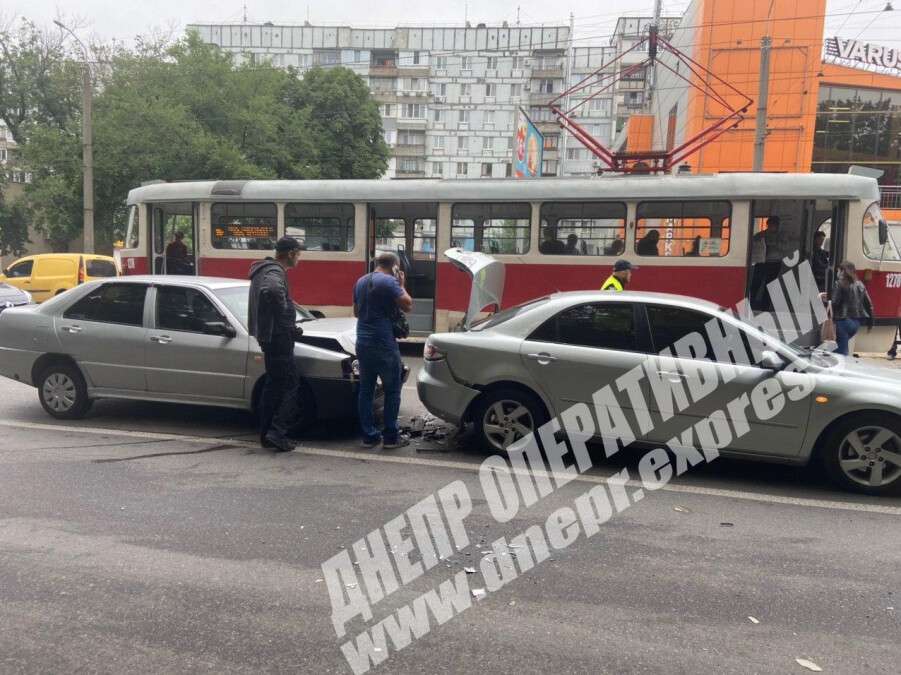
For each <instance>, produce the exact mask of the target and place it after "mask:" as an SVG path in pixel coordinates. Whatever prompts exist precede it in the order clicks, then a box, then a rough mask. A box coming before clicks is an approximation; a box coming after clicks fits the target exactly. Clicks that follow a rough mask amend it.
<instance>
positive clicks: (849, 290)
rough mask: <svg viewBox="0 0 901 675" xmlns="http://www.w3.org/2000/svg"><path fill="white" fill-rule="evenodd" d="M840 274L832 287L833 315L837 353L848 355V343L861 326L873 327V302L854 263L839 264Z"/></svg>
mask: <svg viewBox="0 0 901 675" xmlns="http://www.w3.org/2000/svg"><path fill="white" fill-rule="evenodd" d="M838 271H839V276H838V280H837V281H836V284H835V288H833V289H832V303H831V304H832V315H833V317H834V320H835V334H836V337H835V341H836V343H837V344H838V349H836V350H835V351H836V353H838V354H843V355H844V356H847V355H848V345H849V343H850V342H851V338H853V337H854V336H855V335H856V334H857V331H858V330H859V329H860V327H861V326H862V325H864V324H866V325H867V326H868V327H869V328H872V327H873V302H872V301H871V300H870V294H869V293H867V289H866V287H865V286H864V285H863V284H862V283H861V282H860V280H858V278H857V269H856V268H855V267H854V263H852V262H849V261H847V260H846V261H844V262H843V263H842V264H841V265H839V266H838Z"/></svg>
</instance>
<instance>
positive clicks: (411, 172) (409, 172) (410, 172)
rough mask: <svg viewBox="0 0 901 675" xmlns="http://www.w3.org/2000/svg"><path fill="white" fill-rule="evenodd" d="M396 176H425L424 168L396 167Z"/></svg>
mask: <svg viewBox="0 0 901 675" xmlns="http://www.w3.org/2000/svg"><path fill="white" fill-rule="evenodd" d="M397 177H398V178H425V169H424V168H422V169H403V168H400V167H398V169H397Z"/></svg>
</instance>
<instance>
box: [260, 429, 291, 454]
mask: <svg viewBox="0 0 901 675" xmlns="http://www.w3.org/2000/svg"><path fill="white" fill-rule="evenodd" d="M263 440H264V441H267V442H268V443H270V444H271V447H272V449H273V450H275V451H276V452H291V451H292V450H293V449H294V448H296V447H297V443H295V442H294V441H291V440H288V439H287V438H285V437H284V436H276V435H275V434H273V433H272V432H271V431H270V432H269V433H268V434H266V437H265V438H264V439H263Z"/></svg>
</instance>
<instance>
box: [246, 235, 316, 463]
mask: <svg viewBox="0 0 901 675" xmlns="http://www.w3.org/2000/svg"><path fill="white" fill-rule="evenodd" d="M300 250H301V249H300V243H299V242H298V241H297V240H296V239H294V238H293V237H282V238H281V239H279V240H278V242H277V243H276V245H275V258H266V259H265V260H260V261H259V262H256V263H254V264H253V265H252V266H251V268H250V298H249V303H248V312H247V318H248V328H249V330H250V334H251V335H252V336H254V337H255V338H256V339H257V342H259V343H260V348H261V349H262V350H263V357H264V359H265V362H266V384H265V385H264V386H263V393H262V395H261V396H260V405H259V411H260V445H262V446H263V447H264V448H273V449H274V450H276V451H277V452H289V451H291V450H293V449H294V448H295V447H297V444H296V443H294V442H293V441H292V440H290V439H289V438H288V430H289V429H290V428H291V426H292V425H293V424H294V423H295V422H296V421H297V420H298V419H299V417H300V408H299V404H298V400H297V393H298V392H297V389H298V386H299V381H298V377H297V366H296V364H295V362H294V341H295V340H296V339H297V338H298V337H300V336H301V335H302V334H303V329H301V328H300V326H298V325H297V314H296V310H295V308H294V301H293V300H292V299H291V290H290V289H289V287H288V277H287V271H288V270H289V269H291V268H292V267H295V266H296V265H297V258H298V256H299V254H300Z"/></svg>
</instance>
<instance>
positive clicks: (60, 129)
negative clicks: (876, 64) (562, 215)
mask: <svg viewBox="0 0 901 675" xmlns="http://www.w3.org/2000/svg"><path fill="white" fill-rule="evenodd" d="M35 40H36V41H38V42H39V41H40V36H39V35H38V36H36V37H34V40H33V41H35ZM38 51H40V50H38ZM18 53H19V52H17V54H18ZM5 58H6V57H4V59H5ZM14 58H15V57H14ZM2 66H3V64H2V63H0V70H3V68H2ZM59 69H60V73H61V75H60V78H62V80H64V81H65V82H68V85H67V86H69V87H71V86H72V82H71V81H70V80H66V79H65V78H63V75H65V74H66V73H69V69H68V67H67V66H66V65H65V64H60V65H59ZM40 70H41V69H39V68H32V71H33V72H38V71H40ZM32 71H29V72H32ZM48 72H55V71H54V69H53V68H50V69H49V71H48ZM29 77H31V76H29ZM35 77H36V75H35ZM67 77H68V76H67ZM61 86H62V85H61ZM94 86H95V91H94V99H93V101H94V106H93V108H94V114H93V130H94V134H93V136H94V183H95V190H94V191H95V228H96V231H97V232H96V235H97V241H98V245H104V244H106V245H109V243H110V242H111V241H112V240H113V238H114V237H115V236H116V231H117V230H119V231H120V230H121V226H122V225H123V224H124V219H125V197H126V195H127V193H128V190H130V189H132V188H134V187H136V186H138V185H140V184H141V183H142V182H144V181H147V180H151V179H163V180H201V179H224V178H289V179H309V178H377V177H378V176H380V175H381V174H382V173H383V172H384V170H385V168H386V167H387V158H388V151H387V147H386V145H385V143H384V140H383V138H382V127H381V119H380V117H379V114H378V108H377V106H376V104H375V103H374V101H373V100H372V99H371V97H370V95H369V91H368V89H367V87H366V84H365V83H364V82H363V80H362V79H361V78H360V77H359V76H357V75H356V74H354V73H353V72H352V71H349V70H347V69H344V68H335V69H331V70H321V69H314V70H312V71H309V72H308V73H307V74H306V75H305V76H304V77H303V78H302V79H300V78H298V76H297V73H296V72H294V71H290V70H289V71H285V70H279V69H277V68H274V67H272V66H270V65H268V64H255V65H252V64H242V65H237V66H236V65H235V64H234V62H233V60H232V57H231V56H230V55H229V54H227V53H225V52H222V51H220V50H219V49H218V48H216V47H214V46H211V45H207V44H205V43H203V42H202V40H201V39H200V38H199V37H198V36H196V35H195V34H191V35H188V36H187V37H185V38H183V39H182V40H179V41H178V42H176V43H174V44H172V45H169V46H161V45H160V44H159V43H156V42H149V43H142V42H139V43H137V44H136V45H135V47H133V48H130V49H121V48H120V49H115V50H106V52H105V61H104V63H103V64H102V66H100V67H95V69H94ZM76 89H77V91H79V93H80V83H79V86H78V87H77V88H76ZM72 97H73V94H72V92H71V91H69V90H67V93H66V94H65V97H64V98H65V100H67V101H70V102H71V99H72ZM75 100H76V102H77V105H76V106H75V108H74V110H70V111H69V112H68V113H66V112H65V111H63V112H60V114H59V115H58V116H57V117H53V116H52V115H50V114H49V109H48V111H47V112H43V113H40V114H39V115H38V114H35V115H34V117H33V119H30V120H25V121H23V122H22V123H21V126H20V132H19V133H20V134H21V137H22V139H23V140H22V143H23V146H22V147H23V155H24V156H23V159H24V161H25V163H26V164H27V165H28V166H29V168H30V170H31V171H32V173H33V175H34V182H33V184H31V185H29V186H28V189H27V199H28V204H29V206H30V208H31V210H32V212H33V213H34V214H35V218H36V222H37V223H38V227H39V228H40V229H42V230H43V231H44V233H45V236H48V237H49V238H50V239H51V240H52V241H53V242H54V245H58V246H60V247H61V246H63V245H64V244H63V242H66V241H69V240H70V239H72V238H73V237H74V236H77V235H78V233H80V231H81V229H82V196H81V195H82V165H81V120H80V96H76V97H75ZM67 105H68V104H67ZM0 114H3V113H2V109H0Z"/></svg>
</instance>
